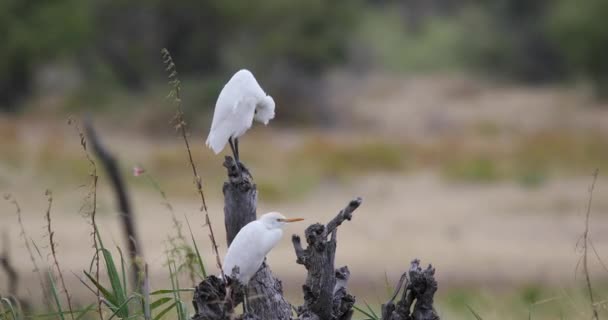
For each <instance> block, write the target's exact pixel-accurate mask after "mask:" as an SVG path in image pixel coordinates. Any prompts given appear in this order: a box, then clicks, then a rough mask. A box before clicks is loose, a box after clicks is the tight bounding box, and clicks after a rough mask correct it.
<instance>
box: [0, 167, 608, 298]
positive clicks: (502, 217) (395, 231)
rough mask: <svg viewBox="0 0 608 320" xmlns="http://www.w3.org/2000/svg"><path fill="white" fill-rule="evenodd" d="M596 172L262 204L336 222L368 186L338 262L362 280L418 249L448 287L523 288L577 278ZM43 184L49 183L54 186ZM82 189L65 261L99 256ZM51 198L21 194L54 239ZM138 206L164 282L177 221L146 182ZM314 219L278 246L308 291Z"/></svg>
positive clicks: (63, 236)
mask: <svg viewBox="0 0 608 320" xmlns="http://www.w3.org/2000/svg"><path fill="white" fill-rule="evenodd" d="M589 183H590V178H588V179H583V178H580V179H568V180H555V181H552V182H549V183H547V184H546V185H544V186H543V187H540V188H537V189H527V188H523V187H521V186H519V185H516V184H497V185H466V184H446V183H445V182H443V181H442V180H441V179H439V178H438V177H437V176H435V175H434V174H433V173H419V174H414V175H407V176H397V177H392V176H387V175H377V176H370V177H365V178H362V179H360V180H359V181H357V183H356V184H352V185H351V186H349V187H346V188H341V189H339V190H338V189H337V188H333V187H331V186H323V187H321V188H319V190H316V191H315V192H313V194H311V195H310V196H308V197H306V198H305V199H303V200H300V201H297V202H289V203H279V204H273V205H267V204H265V203H264V201H263V197H262V198H261V203H260V208H259V212H266V211H269V210H278V211H281V212H284V213H285V214H286V215H289V216H294V217H295V216H301V217H304V218H306V220H307V221H306V223H313V222H317V221H319V222H327V221H329V219H331V218H332V217H333V216H334V215H335V214H336V213H337V212H338V211H339V209H341V208H342V207H343V206H344V205H345V204H346V203H347V202H348V201H349V200H350V199H351V198H353V197H354V196H362V197H363V199H364V203H363V205H362V207H361V208H360V209H359V210H357V211H356V213H355V217H354V219H353V221H351V222H348V223H346V224H344V225H343V226H341V227H340V231H339V244H338V246H339V247H338V256H337V264H339V265H344V264H346V265H348V266H349V268H350V269H351V272H352V274H353V275H356V276H355V277H354V279H355V280H354V281H353V286H354V287H355V288H358V290H368V289H369V288H383V287H384V279H385V273H386V274H387V275H388V276H389V278H390V279H396V278H397V277H398V275H399V273H400V272H401V271H403V270H404V269H405V268H407V266H408V263H409V261H410V260H411V259H413V258H420V259H422V261H423V262H424V263H428V262H432V263H433V265H434V266H435V267H436V268H437V275H438V280H439V283H441V285H442V287H444V288H445V287H450V286H486V287H496V286H500V287H503V286H504V287H512V286H518V285H523V284H525V283H530V282H532V283H551V284H556V285H564V286H568V284H569V283H572V282H573V281H574V270H575V267H576V264H577V260H578V257H579V253H578V252H577V251H576V250H575V247H576V243H577V241H578V239H579V238H580V236H581V234H582V231H583V227H584V225H583V222H584V218H583V217H584V216H583V213H584V209H585V203H586V201H587V197H588V193H587V190H588V185H589ZM605 185H608V180H600V181H598V184H597V188H596V190H595V201H594V204H593V216H592V223H591V237H592V239H593V244H594V246H595V248H596V249H597V251H598V252H599V253H600V255H602V256H605V254H606V252H608V223H607V222H608V214H607V213H608V212H607V209H608V191H606V190H608V189H606V188H605V187H604V186H605ZM29 191H36V190H29ZM39 191H40V192H41V193H40V194H42V192H43V190H42V189H41V190H39ZM34 193H35V192H34ZM207 193H208V196H209V198H210V201H209V210H210V214H211V219H212V221H213V224H214V226H215V230H216V232H217V233H218V237H219V239H220V243H221V244H224V241H223V239H224V233H223V216H222V211H223V210H222V204H221V203H220V202H219V201H218V198H219V197H220V196H221V191H220V190H219V188H216V189H209V190H208V191H207ZM78 194H82V192H81V190H76V191H73V192H65V193H57V194H55V196H54V200H55V201H54V208H53V221H52V223H53V226H54V231H55V237H56V241H57V243H58V244H59V259H60V261H61V264H62V266H63V268H64V270H69V271H73V272H76V273H79V272H80V271H81V270H82V269H83V268H84V267H85V266H87V265H88V263H89V262H90V260H91V257H92V253H93V251H92V249H90V246H91V238H90V236H89V233H90V226H89V225H88V224H87V222H86V221H85V219H84V218H83V217H82V216H81V215H80V214H78V207H77V205H75V204H74V203H75V201H74V200H73V199H74V197H75V196H77V195H78ZM16 195H17V196H19V195H18V194H16ZM43 199H44V198H43V197H42V196H41V197H38V198H37V199H20V200H21V203H22V207H23V210H24V214H23V219H24V224H25V226H26V228H27V232H28V234H29V235H30V236H31V237H32V238H33V239H34V241H36V242H37V243H38V244H43V243H46V241H47V240H46V238H44V237H43V236H42V235H43V234H44V233H45V231H44V221H43V212H44V208H45V203H44V201H43ZM195 199H196V198H195V197H194V195H193V197H192V201H189V200H185V201H174V202H173V204H174V206H175V208H176V212H177V213H178V214H179V215H182V214H185V215H186V216H188V217H189V219H190V221H191V223H192V224H193V227H194V233H195V236H196V238H197V241H198V243H199V246H200V247H201V249H202V250H203V253H204V256H205V260H206V261H207V263H208V265H212V264H213V262H212V261H213V259H212V255H211V254H210V246H209V241H208V238H207V231H206V229H205V228H203V226H202V216H201V215H200V214H199V213H198V208H199V203H198V202H196V201H195ZM76 204H77V202H76ZM100 206H101V209H100V211H101V213H100V216H99V224H100V228H101V230H102V231H103V235H104V238H105V239H106V245H108V246H110V245H111V244H112V241H114V243H115V244H119V245H121V246H123V245H122V238H121V234H120V228H119V225H118V224H117V216H116V214H115V213H114V212H113V210H112V200H111V199H110V197H109V194H108V193H107V192H106V191H105V190H104V191H103V192H102V195H101V199H100ZM134 206H135V209H136V212H137V217H138V224H139V225H138V229H139V230H140V232H141V238H142V241H143V246H144V248H145V254H146V258H147V260H148V262H149V264H150V272H151V275H152V278H153V284H154V283H159V284H160V283H162V284H164V283H166V277H167V275H168V272H167V269H166V268H165V267H164V261H165V254H164V250H165V249H166V240H167V236H168V235H169V234H170V233H172V232H173V230H172V228H171V220H170V215H169V213H168V212H167V211H166V209H165V208H164V207H163V205H162V204H161V201H160V199H159V198H158V197H156V196H155V195H154V194H149V193H136V194H135V196H134ZM0 212H2V227H3V229H5V230H8V231H9V233H10V234H11V236H12V238H13V239H14V240H13V262H14V264H15V265H17V266H18V267H19V270H20V273H21V274H22V276H23V278H24V280H25V281H26V283H28V284H29V285H30V286H31V285H33V284H35V282H36V281H37V280H36V278H35V277H33V275H32V274H31V273H30V272H29V271H30V270H31V267H30V266H31V264H30V262H29V257H28V255H27V254H26V253H25V251H24V250H23V249H24V246H23V244H22V242H21V241H20V240H19V241H17V238H16V237H17V236H18V225H17V223H16V216H15V215H14V213H13V209H12V208H11V207H10V206H9V204H8V203H7V202H4V201H3V202H0ZM306 226H307V224H304V223H302V224H299V225H298V224H294V225H291V226H289V227H288V228H287V229H286V230H285V234H286V235H285V237H284V239H283V241H282V242H281V244H280V245H279V246H278V247H277V248H276V249H275V250H273V252H272V253H271V254H270V255H269V257H268V259H269V262H270V264H271V266H272V268H273V271H274V272H275V273H276V274H277V275H278V276H279V278H281V279H283V280H284V285H285V287H286V290H287V291H290V292H294V291H297V290H299V286H300V284H301V283H303V279H304V276H305V273H304V268H303V267H302V266H299V265H297V264H295V256H294V253H293V249H292V247H291V243H290V241H289V235H290V234H293V233H297V234H302V233H303V230H304V228H305V227H306ZM112 245H113V244H112ZM41 247H46V246H45V245H41ZM123 247H124V246H123ZM225 249H226V248H225V246H222V247H221V248H220V251H221V252H222V253H224V252H225ZM42 250H43V252H47V251H48V250H47V249H46V248H42ZM43 254H44V253H43ZM46 258H47V257H45V259H46ZM47 260H48V259H47ZM211 268H213V267H211ZM592 270H594V272H596V273H597V274H598V277H600V275H603V276H604V277H605V276H606V275H607V273H606V272H605V271H603V270H602V269H601V266H600V265H599V264H598V263H593V264H592ZM67 274H68V278H70V279H71V280H69V282H72V283H75V282H76V279H75V277H73V276H72V275H71V274H70V272H68V273H67ZM0 279H2V278H0ZM155 280H156V282H155ZM4 281H5V280H2V281H1V282H4ZM381 290H382V289H381Z"/></svg>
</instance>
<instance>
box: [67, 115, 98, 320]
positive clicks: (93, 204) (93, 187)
mask: <svg viewBox="0 0 608 320" xmlns="http://www.w3.org/2000/svg"><path fill="white" fill-rule="evenodd" d="M72 124H73V125H74V128H75V129H76V132H77V133H78V137H79V138H80V146H81V147H82V149H83V151H84V155H85V157H86V159H87V161H88V162H89V166H90V168H91V169H90V171H89V176H90V177H91V182H90V187H89V192H88V194H87V195H86V196H85V199H84V203H83V205H82V207H81V208H80V211H81V212H83V211H84V210H85V207H86V205H87V202H90V211H89V212H87V215H88V216H89V217H90V218H91V226H92V227H93V231H92V232H91V237H92V238H93V248H94V249H95V256H94V259H95V281H97V282H98V283H99V254H98V253H99V244H98V243H97V236H96V235H97V233H98V230H97V222H96V221H95V217H96V214H97V181H98V180H99V176H98V175H97V164H96V163H95V160H93V158H92V157H91V155H90V154H89V151H88V149H87V140H86V137H85V135H84V132H83V131H82V129H81V128H80V126H79V125H78V123H77V122H76V121H75V120H74V119H73V118H72V117H68V125H72ZM95 293H96V294H95V296H96V297H97V312H99V318H100V319H101V320H103V312H102V308H101V305H102V303H103V302H102V300H101V295H100V294H99V289H98V288H96V289H95Z"/></svg>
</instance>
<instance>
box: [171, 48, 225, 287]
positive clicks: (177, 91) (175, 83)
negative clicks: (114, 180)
mask: <svg viewBox="0 0 608 320" xmlns="http://www.w3.org/2000/svg"><path fill="white" fill-rule="evenodd" d="M161 54H162V58H163V62H164V63H165V66H166V71H167V72H168V73H169V75H168V78H169V84H170V85H171V86H172V90H171V91H170V92H169V97H170V98H173V101H174V103H175V108H176V113H175V117H174V123H175V128H176V129H177V130H179V131H180V133H181V136H182V138H183V140H184V144H185V146H186V151H187V153H188V160H189V161H190V166H191V168H192V174H193V176H194V184H195V185H196V190H197V192H198V194H199V195H200V197H201V203H202V206H201V208H200V211H203V210H204V211H205V224H206V225H207V227H208V228H209V237H210V238H211V245H212V246H213V251H214V253H215V258H216V262H217V266H218V268H219V269H220V270H222V261H221V259H220V255H219V251H218V246H217V242H216V241H215V235H214V233H213V226H212V225H211V219H209V211H208V210H207V203H206V202H205V195H204V193H203V186H202V180H201V177H200V176H199V174H198V171H197V169H196V165H195V164H194V160H193V158H192V151H191V150H190V143H189V142H188V133H187V131H188V129H187V124H186V121H185V120H184V112H183V111H182V99H181V82H180V81H179V78H178V73H177V68H176V66H175V63H174V62H173V58H172V57H171V54H170V53H169V50H167V49H162V50H161ZM222 277H223V278H224V279H225V277H224V275H223V273H222Z"/></svg>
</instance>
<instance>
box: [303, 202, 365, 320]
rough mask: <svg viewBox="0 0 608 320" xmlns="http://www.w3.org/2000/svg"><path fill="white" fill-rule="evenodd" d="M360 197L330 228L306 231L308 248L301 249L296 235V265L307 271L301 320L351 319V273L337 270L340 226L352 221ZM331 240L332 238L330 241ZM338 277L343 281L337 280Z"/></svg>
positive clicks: (341, 212) (327, 226)
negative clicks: (349, 284) (302, 266)
mask: <svg viewBox="0 0 608 320" xmlns="http://www.w3.org/2000/svg"><path fill="white" fill-rule="evenodd" d="M361 201H362V200H361V198H357V199H355V200H352V201H351V202H350V203H349V204H348V205H347V206H346V207H345V208H344V209H342V210H341V211H340V213H338V215H337V216H336V217H335V218H334V219H332V220H331V221H330V222H329V223H328V224H327V225H322V224H319V223H316V224H313V225H311V226H309V227H308V228H306V230H305V232H304V234H305V237H306V243H307V244H308V246H307V248H306V249H304V248H302V244H301V241H300V237H299V236H297V235H293V237H292V242H293V247H294V250H295V252H296V257H297V260H296V262H297V263H299V264H301V265H304V267H305V268H306V270H307V271H308V275H307V277H306V283H305V284H304V285H303V286H302V289H303V291H304V305H302V306H300V307H298V309H297V313H298V316H299V317H300V319H311V320H312V319H322V320H334V319H350V318H351V317H352V306H353V305H354V302H355V297H354V296H352V295H349V294H348V293H346V282H347V281H348V277H349V275H350V272H348V269H347V268H341V269H339V270H338V271H336V270H335V268H334V265H335V255H336V245H337V240H336V236H337V227H338V226H339V225H340V224H342V222H344V221H345V220H350V219H351V218H352V214H353V211H355V210H356V209H357V208H358V207H359V205H361ZM328 237H329V239H328ZM336 278H339V280H340V281H337V279H336Z"/></svg>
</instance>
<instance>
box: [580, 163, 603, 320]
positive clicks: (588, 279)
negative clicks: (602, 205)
mask: <svg viewBox="0 0 608 320" xmlns="http://www.w3.org/2000/svg"><path fill="white" fill-rule="evenodd" d="M598 174H599V170H598V169H595V171H594V173H593V181H592V182H591V187H589V201H588V202H587V212H586V215H585V232H584V233H583V273H584V274H585V282H586V284H587V291H588V292H589V300H590V302H591V309H592V311H593V318H594V319H595V320H599V315H598V312H597V305H596V304H595V300H594V298H593V288H592V287H591V277H590V276H589V267H588V262H587V251H588V250H587V249H588V247H589V241H590V239H589V218H590V216H591V202H592V201H593V189H594V188H595V182H596V181H597V176H598Z"/></svg>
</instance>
